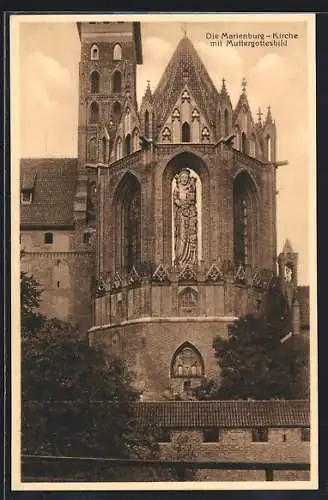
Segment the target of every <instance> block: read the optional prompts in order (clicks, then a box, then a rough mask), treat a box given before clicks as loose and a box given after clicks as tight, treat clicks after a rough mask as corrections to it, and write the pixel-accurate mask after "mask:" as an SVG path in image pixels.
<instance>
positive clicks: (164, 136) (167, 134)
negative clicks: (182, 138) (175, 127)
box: [162, 127, 172, 142]
mask: <svg viewBox="0 0 328 500" xmlns="http://www.w3.org/2000/svg"><path fill="white" fill-rule="evenodd" d="M171 138H172V137H171V130H170V129H169V127H165V129H164V130H163V133H162V139H163V142H171Z"/></svg>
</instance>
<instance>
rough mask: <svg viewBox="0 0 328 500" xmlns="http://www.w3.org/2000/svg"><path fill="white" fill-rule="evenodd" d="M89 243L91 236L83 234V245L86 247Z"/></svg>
mask: <svg viewBox="0 0 328 500" xmlns="http://www.w3.org/2000/svg"><path fill="white" fill-rule="evenodd" d="M90 241H91V234H90V233H83V243H84V244H86V245H88V244H89V243H90Z"/></svg>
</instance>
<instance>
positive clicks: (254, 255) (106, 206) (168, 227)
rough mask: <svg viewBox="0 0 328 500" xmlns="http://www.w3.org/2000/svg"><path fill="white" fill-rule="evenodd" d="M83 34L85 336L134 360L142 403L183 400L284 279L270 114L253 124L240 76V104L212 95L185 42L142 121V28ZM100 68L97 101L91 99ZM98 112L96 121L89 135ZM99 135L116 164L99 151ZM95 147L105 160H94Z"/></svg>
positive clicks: (88, 28) (146, 100)
mask: <svg viewBox="0 0 328 500" xmlns="http://www.w3.org/2000/svg"><path fill="white" fill-rule="evenodd" d="M80 32H81V33H82V35H81V40H82V47H83V48H82V62H81V73H80V77H81V81H83V82H85V83H84V87H83V88H84V89H85V90H84V92H87V96H85V95H84V94H83V92H82V94H83V96H82V97H81V104H80V106H81V109H80V116H83V119H82V118H81V119H80V130H79V143H80V147H79V154H80V161H81V167H82V166H83V165H82V164H83V162H84V161H86V162H87V163H90V160H95V159H96V160H97V161H98V165H97V171H98V212H97V220H98V225H97V227H98V252H97V269H98V270H97V282H98V288H97V292H96V296H95V297H94V318H93V321H94V326H93V327H92V328H91V329H90V340H91V342H92V343H94V344H103V345H105V346H106V348H107V349H109V350H112V351H114V352H116V353H118V354H119V355H120V356H122V357H123V358H124V359H126V360H127V362H128V365H129V368H130V370H131V371H132V373H133V375H134V383H135V385H136V387H137V388H138V389H139V390H140V391H141V392H142V394H143V398H144V399H145V400H147V399H161V398H162V397H166V398H168V397H169V398H170V397H172V398H174V397H175V395H177V394H179V395H182V396H183V395H184V394H188V391H190V388H191V387H193V386H194V385H196V384H198V383H199V380H200V379H201V377H203V376H205V375H206V376H215V375H217V365H216V360H215V357H214V352H213V348H212V342H213V338H214V337H215V336H217V335H222V336H225V335H226V334H227V324H228V323H229V322H231V321H232V320H233V319H235V318H237V317H238V316H241V315H244V314H246V313H249V312H256V311H257V310H259V307H260V304H261V302H262V300H263V294H264V293H265V292H266V289H267V286H268V284H269V282H270V280H271V278H272V276H273V275H275V273H276V218H275V210H276V200H275V197H276V169H275V164H274V162H275V158H276V131H275V123H274V122H273V120H272V117H271V110H270V109H269V110H268V114H267V117H266V119H265V120H264V122H263V123H262V120H261V115H262V113H260V112H259V119H258V121H254V120H253V117H252V114H251V110H250V106H249V103H248V99H247V92H246V81H245V79H244V80H243V81H242V89H241V95H240V98H239V100H238V103H237V105H236V107H235V108H233V106H232V103H231V100H230V97H229V94H228V90H227V87H226V83H225V81H224V80H223V82H222V88H221V90H220V91H218V90H217V89H216V88H215V86H214V84H213V83H212V81H211V78H210V76H209V75H208V73H207V71H206V69H205V67H204V65H203V63H202V61H201V59H200V58H199V56H198V54H197V52H196V50H195V48H194V47H193V45H192V43H191V41H190V40H189V38H188V37H187V36H184V37H183V38H182V39H181V40H180V42H179V44H178V46H177V48H176V50H175V52H174V54H173V56H172V59H171V61H170V62H169V64H168V66H167V68H166V70H165V72H164V74H163V76H162V78H161V79H160V82H159V84H158V86H157V88H156V89H155V91H154V93H152V91H151V88H150V84H149V83H148V85H147V88H146V91H145V95H144V97H143V100H142V103H141V107H140V110H139V111H138V108H137V103H136V98H135V96H136V88H135V85H136V79H135V77H136V71H135V65H136V63H138V62H141V49H140V42H139V38H138V36H139V35H138V33H139V28H138V27H137V26H135V25H134V24H133V25H132V24H130V23H123V24H121V23H110V24H106V23H100V24H96V25H90V24H87V25H85V26H84V25H81V26H80ZM123 34H124V35H123ZM100 35H101V36H100ZM122 41H123V42H122ZM121 43H123V45H121V50H122V52H120V54H121V56H122V58H121V59H120V60H119V61H118V62H117V61H115V60H113V53H114V51H115V47H116V46H117V45H116V44H121ZM124 43H125V44H127V45H124ZM125 49H126V52H125ZM93 51H97V52H94V54H98V55H97V57H98V58H99V59H97V60H93ZM125 61H127V62H126V67H127V68H128V69H126V70H124V63H125ZM95 71H97V72H98V73H99V78H98V76H97V77H95V80H96V81H97V82H99V85H100V87H99V89H100V92H101V93H100V94H99V96H97V95H95V94H94V93H92V92H90V88H91V87H90V86H92V81H93V80H92V78H94V77H93V76H92V75H93V74H94V72H95ZM116 71H120V72H121V74H122V77H121V90H122V92H121V93H119V94H117V93H116V91H115V89H116V87H115V81H114V75H115V72H116ZM103 72H104V74H106V77H105V76H103ZM127 72H129V74H130V78H129V80H127V77H126V74H127ZM127 81H129V87H128V92H125V88H126V83H127ZM88 85H89V87H88ZM88 88H89V90H88V91H87V89H88ZM123 89H124V92H123ZM94 102H96V103H97V105H98V109H99V117H98V122H97V125H96V126H95V125H94V124H90V126H89V125H87V126H86V124H87V123H88V122H87V120H88V118H87V113H88V112H89V113H90V112H92V103H94ZM115 103H119V105H120V107H121V114H120V116H119V117H114V115H115V114H114V113H113V107H114V104H115ZM112 122H113V125H111V123H112ZM105 131H107V133H108V136H109V137H110V146H109V148H108V151H109V157H108V162H107V161H103V160H104V158H103V155H102V154H100V152H101V151H102V149H101V148H102V141H103V137H107V135H106V133H105ZM93 138H95V139H96V141H97V145H98V147H97V152H98V158H94V157H93V156H92V155H91V157H90V156H87V154H88V153H86V151H88V149H87V146H86V145H87V144H90V141H92V140H93ZM99 154H100V157H99ZM106 160H107V157H106Z"/></svg>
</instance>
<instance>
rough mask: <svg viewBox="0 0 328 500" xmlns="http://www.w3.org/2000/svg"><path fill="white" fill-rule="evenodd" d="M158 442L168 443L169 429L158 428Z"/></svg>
mask: <svg viewBox="0 0 328 500" xmlns="http://www.w3.org/2000/svg"><path fill="white" fill-rule="evenodd" d="M158 442H159V443H170V442H171V432H170V429H166V428H162V429H159V436H158Z"/></svg>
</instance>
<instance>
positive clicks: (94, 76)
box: [90, 71, 99, 94]
mask: <svg viewBox="0 0 328 500" xmlns="http://www.w3.org/2000/svg"><path fill="white" fill-rule="evenodd" d="M90 83H91V92H92V94H98V92H99V73H98V71H93V72H92V73H91V75H90Z"/></svg>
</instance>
